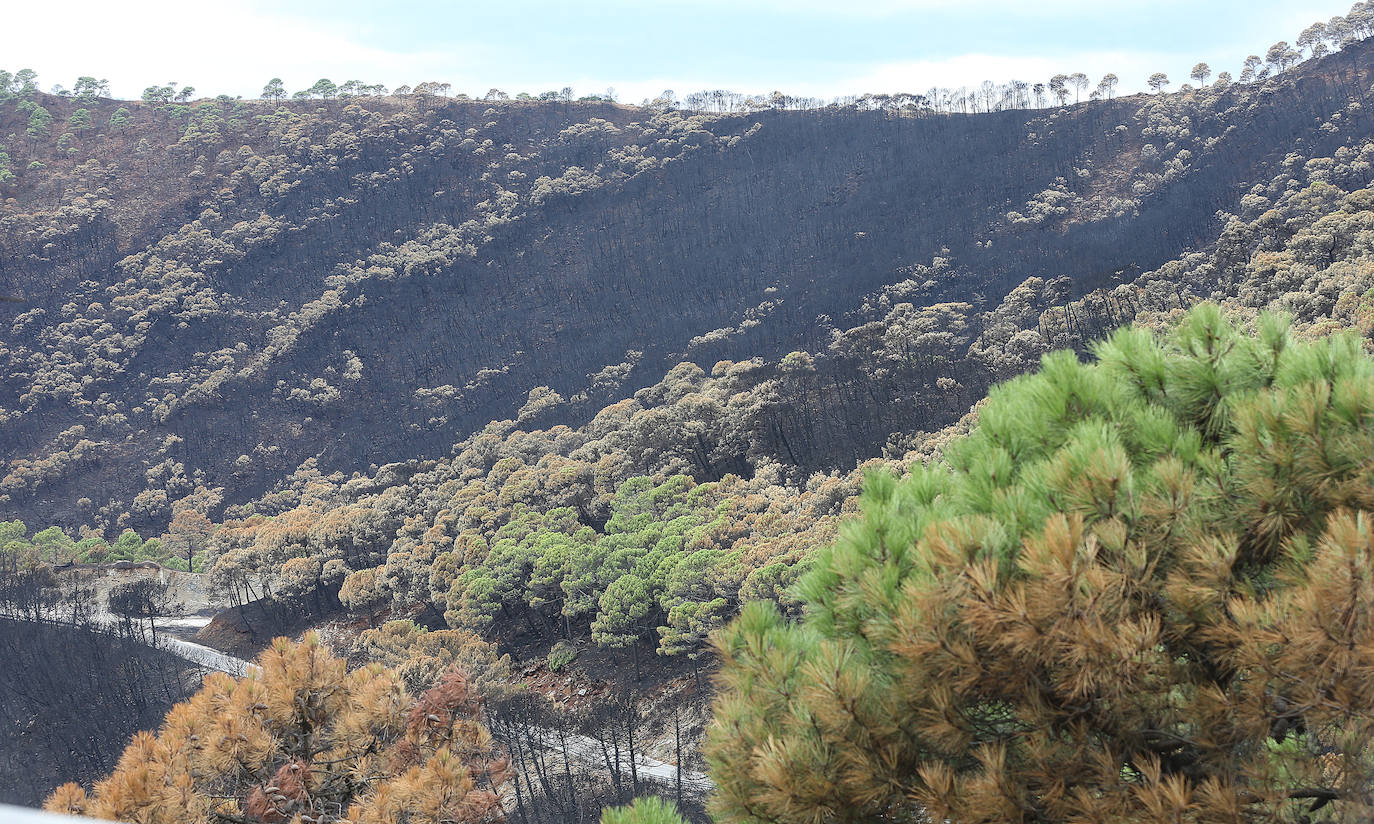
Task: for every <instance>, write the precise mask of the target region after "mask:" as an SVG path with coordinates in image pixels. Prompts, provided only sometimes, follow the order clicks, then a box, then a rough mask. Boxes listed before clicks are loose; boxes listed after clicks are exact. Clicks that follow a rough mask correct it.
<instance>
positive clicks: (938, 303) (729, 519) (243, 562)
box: [0, 3, 1374, 824]
mask: <svg viewBox="0 0 1374 824" xmlns="http://www.w3.org/2000/svg"><path fill="white" fill-rule="evenodd" d="M1371 36H1374V7H1371V6H1369V5H1367V4H1365V3H1357V4H1356V5H1355V7H1354V8H1352V10H1351V12H1350V14H1349V15H1347V16H1343V17H1338V18H1333V19H1332V20H1330V21H1328V22H1322V23H1317V24H1314V25H1313V26H1311V27H1309V28H1307V29H1305V30H1304V31H1302V32H1301V34H1299V35H1297V36H1296V37H1295V39H1294V43H1293V45H1292V46H1289V45H1288V43H1286V42H1281V43H1278V44H1275V45H1274V46H1273V47H1271V48H1269V49H1267V50H1264V56H1263V57H1261V56H1259V55H1255V56H1252V57H1251V58H1249V59H1247V60H1246V61H1245V63H1244V64H1243V65H1242V66H1240V67H1238V69H1237V72H1236V76H1234V77H1233V76H1232V75H1231V73H1230V72H1226V71H1221V72H1218V73H1217V74H1216V75H1215V76H1214V75H1213V72H1212V68H1211V67H1210V66H1208V65H1206V64H1203V63H1199V64H1197V66H1195V67H1194V69H1193V71H1192V73H1191V77H1190V79H1191V80H1192V81H1193V83H1192V84H1180V87H1179V88H1178V89H1176V90H1173V91H1170V87H1171V86H1172V85H1173V84H1171V83H1170V82H1169V79H1168V78H1167V77H1166V76H1164V75H1163V74H1158V75H1155V76H1152V77H1150V78H1149V83H1148V85H1149V87H1150V88H1151V93H1150V94H1131V95H1118V94H1117V86H1118V84H1119V82H1120V80H1119V78H1117V77H1116V76H1115V75H1107V76H1106V77H1104V78H1103V79H1102V80H1101V81H1100V82H1098V83H1096V85H1095V86H1094V84H1093V81H1092V80H1090V79H1089V78H1088V77H1087V76H1086V75H1085V74H1082V73H1072V74H1070V73H1065V74H1060V75H1056V76H1054V77H1051V78H1049V79H1048V80H1046V81H1045V82H1043V83H1041V82H1034V83H1033V82H1020V81H1010V82H1007V83H1002V84H998V83H993V82H987V83H983V84H982V85H980V86H966V87H963V88H960V89H945V88H933V89H930V90H928V91H926V92H924V93H920V94H915V93H912V94H905V95H861V96H854V97H850V98H842V99H837V100H830V101H823V100H817V99H811V98H804V97H793V96H789V95H784V94H781V93H775V94H774V95H772V96H758V95H743V94H735V93H731V92H727V91H724V90H716V91H704V92H699V93H694V94H689V95H685V96H684V97H683V98H682V99H680V100H679V99H677V98H676V97H675V96H673V95H671V94H667V93H665V95H662V96H660V97H658V98H655V99H652V100H646V101H644V103H643V104H641V105H628V104H624V103H621V102H618V101H617V100H616V99H615V98H614V96H613V95H609V94H608V95H581V96H579V95H577V94H576V93H574V92H573V91H572V89H571V88H564V89H561V90H558V91H550V92H544V93H516V94H508V93H506V92H503V91H500V90H498V89H492V90H491V92H489V93H488V94H486V95H485V96H483V97H481V98H477V97H470V96H468V95H463V94H457V95H451V94H450V92H451V91H452V90H451V89H450V88H449V87H448V86H447V85H446V84H443V83H438V82H424V83H419V84H417V85H416V86H414V87H401V88H397V89H387V88H385V87H382V86H378V85H373V84H368V83H365V82H363V81H347V82H345V83H343V84H339V85H336V84H334V83H333V82H332V81H329V80H324V79H322V80H320V81H319V82H318V83H316V84H314V85H313V86H311V87H310V88H308V89H304V90H300V91H295V92H293V91H290V90H288V89H287V88H286V87H285V86H284V85H283V84H282V82H281V81H280V80H277V79H274V80H272V81H271V82H269V83H268V84H267V85H266V86H265V87H264V88H263V91H262V95H261V97H260V98H259V99H257V100H246V99H239V98H229V97H227V96H222V97H219V98H214V99H205V98H197V97H196V92H195V89H194V88H192V87H191V86H189V85H185V84H179V83H168V84H159V85H155V86H150V87H148V89H147V90H146V91H145V92H144V93H143V95H142V97H141V99H139V100H116V99H111V98H110V97H109V94H108V87H107V86H106V85H105V84H104V83H103V82H102V81H100V80H98V79H96V78H95V77H82V78H80V79H79V80H78V81H77V82H76V83H75V84H74V85H73V86H72V88H71V89H70V90H68V89H66V88H63V87H53V88H52V90H51V91H50V92H44V91H42V90H41V89H40V88H39V85H38V80H37V77H36V75H34V73H33V72H29V71H18V72H15V73H10V72H0V135H3V136H4V137H3V138H0V140H2V141H3V146H0V296H3V297H4V298H5V300H4V301H3V302H0V364H3V369H0V461H3V466H0V651H2V652H3V656H4V657H5V660H7V661H13V662H16V664H17V665H16V666H11V667H6V668H5V669H4V672H3V673H2V674H0V688H3V689H4V690H5V692H4V693H3V694H4V695H5V696H6V697H5V698H4V700H3V701H0V727H3V729H0V802H19V803H24V804H28V805H35V806H36V805H40V804H42V805H45V806H46V808H47V809H49V810H51V811H56V812H67V813H72V814H78V815H90V816H95V817H99V818H107V819H111V820H122V821H128V822H147V823H148V824H151V822H163V821H167V822H172V821H193V822H206V824H286V822H293V823H294V822H302V824H333V823H334V822H354V824H362V822H376V824H393V823H394V822H401V821H414V822H421V821H423V822H440V821H443V822H496V821H499V820H502V819H505V820H510V821H515V820H518V821H519V822H520V824H556V822H570V823H571V822H577V824H582V822H585V821H595V820H597V819H598V818H599V819H600V820H601V821H602V822H604V824H681V822H683V821H692V822H706V821H714V822H720V824H734V823H735V822H738V824H792V822H797V824H801V823H802V822H807V824H831V822H834V823H835V824H839V823H840V822H849V821H858V820H865V821H869V820H890V821H902V822H908V821H909V822H913V824H914V822H921V821H929V820H945V821H951V822H965V821H970V822H971V821H980V822H982V821H986V822H1000V821H1022V822H1070V821H1075V822H1079V821H1104V822H1105V821H1112V822H1119V821H1141V822H1144V821H1166V820H1167V821H1188V822H1199V824H1200V823H1201V822H1215V821H1255V822H1259V821H1292V822H1317V821H1323V822H1324V821H1361V820H1368V818H1369V817H1370V816H1371V815H1374V794H1372V793H1371V792H1370V790H1369V787H1370V786H1371V785H1372V784H1371V781H1372V780H1374V766H1371V765H1374V751H1371V749H1370V747H1371V745H1370V741H1371V740H1374V679H1371V678H1370V673H1372V672H1374V624H1371V623H1370V616H1371V615H1374V577H1371V576H1370V570H1371V569H1374V565H1372V564H1371V562H1372V561H1374V558H1371V557H1370V556H1371V553H1372V552H1374V526H1371V520H1370V517H1371V516H1370V512H1374V467H1371V465H1370V463H1369V461H1370V458H1369V456H1370V455H1371V454H1374V444H1371V443H1370V441H1371V438H1374V394H1371V387H1374V359H1372V358H1371V354H1370V353H1371V351H1374V344H1371V340H1374V121H1371V120H1370V118H1369V115H1367V114H1366V112H1367V111H1374V99H1372V98H1374V45H1372V44H1371V43H1372V42H1374V41H1371V40H1369V39H1368V38H1370V37H1371ZM169 581H170V582H178V581H181V582H185V581H191V582H193V583H192V584H178V585H177V586H180V587H181V589H177V588H176V587H175V586H173V585H172V584H169ZM187 591H193V592H194V594H195V596H196V598H197V599H199V600H196V602H195V605H194V607H190V606H188V604H187V603H185V602H179V601H178V598H183V599H185V598H186V597H187V596H186V592H187ZM177 593H180V594H179V595H178V594H177ZM195 610H200V611H201V612H200V614H198V615H195V616H191V617H192V618H193V619H194V620H193V621H192V622H191V623H189V624H188V623H187V622H184V621H183V622H182V623H180V624H177V623H176V622H175V621H173V622H169V621H168V619H175V618H184V617H186V615H185V613H188V612H191V611H195ZM188 626H189V627H191V628H190V629H187V628H186V627H188ZM168 639H172V641H171V642H169V640H168ZM178 644H181V645H189V646H191V647H197V648H200V649H210V650H213V651H218V653H219V654H221V655H223V656H228V658H227V659H226V660H232V661H234V662H237V663H236V664H235V666H236V667H237V669H236V670H234V671H228V670H225V669H224V668H222V667H221V668H220V669H221V670H222V671H220V672H207V670H213V669H216V667H215V666H214V665H213V664H204V663H197V662H196V660H194V659H190V658H187V657H185V655H184V654H179V653H178V650H184V649H185V647H184V646H178ZM59 648H60V649H64V650H70V651H71V652H70V655H66V654H64V655H63V656H53V655H52V654H51V651H52V650H54V649H59ZM74 662H82V664H81V666H74ZM59 684H60V685H62V686H61V687H58V686H56V685H59ZM93 705H101V706H105V707H109V708H110V709H111V711H110V712H108V713H104V714H102V715H101V717H100V718H99V719H97V720H98V722H99V723H96V724H87V723H84V721H79V720H78V719H83V718H84V717H85V716H87V715H89V713H83V712H82V711H81V709H80V708H81V707H83V706H87V707H89V706H93ZM126 745H127V748H126ZM121 753H122V755H121Z"/></svg>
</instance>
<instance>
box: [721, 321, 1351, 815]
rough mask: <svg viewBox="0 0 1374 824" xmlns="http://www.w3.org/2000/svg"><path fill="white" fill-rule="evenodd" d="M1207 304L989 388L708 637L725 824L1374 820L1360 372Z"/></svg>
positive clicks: (1264, 324) (876, 480) (1338, 340)
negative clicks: (970, 425)
mask: <svg viewBox="0 0 1374 824" xmlns="http://www.w3.org/2000/svg"><path fill="white" fill-rule="evenodd" d="M1256 326H1257V329H1256V331H1255V333H1254V334H1249V333H1246V332H1244V331H1242V330H1240V329H1237V328H1235V327H1234V326H1232V325H1231V324H1229V323H1228V322H1227V321H1226V320H1225V319H1224V318H1223V317H1222V316H1221V314H1220V312H1219V310H1218V309H1217V308H1216V307H1214V306H1202V307H1199V308H1197V309H1195V310H1194V311H1193V312H1191V313H1190V314H1189V315H1188V316H1187V317H1186V318H1185V319H1184V320H1183V321H1182V322H1181V324H1180V325H1179V326H1178V327H1177V328H1176V329H1175V330H1174V331H1173V333H1172V334H1171V335H1170V336H1169V337H1168V338H1167V339H1164V340H1159V339H1156V338H1155V337H1153V336H1152V335H1151V334H1150V333H1148V332H1145V331H1142V330H1138V329H1128V330H1122V331H1119V332H1117V333H1116V334H1115V335H1114V336H1113V337H1111V339H1110V340H1108V341H1106V342H1103V343H1101V344H1100V345H1099V346H1098V347H1097V348H1096V350H1095V354H1096V362H1094V363H1091V364H1083V363H1080V362H1078V360H1077V359H1075V358H1074V356H1073V355H1072V354H1069V353H1058V354H1054V355H1050V356H1047V357H1046V358H1045V359H1044V361H1043V364H1042V368H1041V371H1040V372H1039V373H1038V374H1035V375H1031V376H1026V377H1022V378H1018V379H1016V380H1013V381H1011V382H1009V383H1007V384H1003V385H1002V386H1000V387H998V388H996V389H994V390H993V391H992V393H991V394H990V396H989V399H988V402H987V404H986V405H985V406H984V407H983V408H982V410H981V412H980V422H979V424H978V426H977V428H976V429H975V430H974V431H973V432H972V433H971V434H970V435H969V436H968V437H967V438H966V439H964V440H963V441H962V442H959V443H957V444H955V445H953V446H952V447H951V448H950V449H949V450H948V451H947V453H946V462H945V463H941V464H937V465H934V466H931V467H929V468H918V469H915V470H914V471H913V472H912V474H911V475H910V476H909V477H907V478H905V479H903V480H900V481H899V480H897V479H895V478H893V477H892V476H890V475H883V474H878V475H874V476H871V477H870V478H869V480H868V483H867V485H866V489H865V492H864V495H863V501H862V503H863V515H862V517H861V518H859V519H857V520H855V521H854V522H852V523H849V524H848V525H847V527H846V528H844V529H843V530H842V532H841V538H840V540H839V541H838V542H837V543H836V544H835V545H834V546H833V547H832V548H830V549H828V550H826V551H824V552H822V553H820V554H819V557H818V558H817V559H816V561H815V567H814V569H813V570H812V571H811V572H810V573H808V574H807V576H806V577H805V578H804V579H803V580H802V581H801V583H800V585H799V593H800V594H801V595H802V597H803V598H804V599H805V602H806V611H805V616H804V618H803V619H802V620H801V621H800V622H798V623H792V622H789V621H787V620H785V619H784V618H782V617H781V616H780V615H779V614H778V612H777V610H776V608H774V607H773V606H771V605H766V604H762V603H756V604H752V605H750V606H748V607H746V608H745V609H744V610H743V612H742V614H741V616H740V618H739V619H738V620H737V621H736V622H735V623H734V624H732V625H731V626H730V627H728V628H727V629H726V630H724V631H722V632H721V633H720V634H718V635H717V637H716V644H717V648H718V649H719V652H720V654H721V656H722V659H723V668H722V674H721V683H722V687H723V689H722V692H721V694H720V696H719V698H718V700H717V705H716V713H715V721H714V724H713V728H712V730H711V732H710V734H709V738H708V743H707V755H708V760H709V762H710V763H711V765H712V767H713V778H714V779H715V781H716V784H717V793H716V796H715V798H714V801H713V807H714V812H715V815H716V820H717V821H721V822H745V821H748V822H763V821H767V822H803V821H805V822H810V823H811V824H819V822H830V821H860V820H878V819H882V820H886V821H911V822H917V821H949V822H967V821H980V822H991V821H1021V822H1065V821H1102V822H1107V821H1112V822H1120V821H1164V820H1168V821H1189V822H1202V821H1256V822H1258V821H1295V822H1296V821H1309V820H1318V819H1320V820H1332V821H1359V820H1369V818H1370V817H1371V815H1374V796H1371V793H1370V792H1369V787H1370V786H1371V785H1374V752H1372V751H1371V749H1370V742H1371V741H1374V679H1371V678H1370V675H1369V674H1370V673H1371V672H1374V515H1371V512H1370V510H1371V509H1374V483H1371V472H1372V471H1374V463H1371V461H1374V457H1372V456H1374V362H1371V360H1370V358H1369V357H1368V356H1367V355H1365V354H1364V352H1363V351H1362V349H1361V346H1360V342H1359V340H1357V339H1355V338H1353V337H1331V338H1327V339H1323V340H1318V341H1302V340H1298V339H1295V338H1294V337H1292V336H1290V334H1289V333H1288V331H1287V329H1286V327H1285V325H1284V323H1282V322H1281V321H1280V320H1278V319H1276V318H1273V317H1263V318H1261V319H1260V320H1259V321H1258V322H1257V324H1256Z"/></svg>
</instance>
